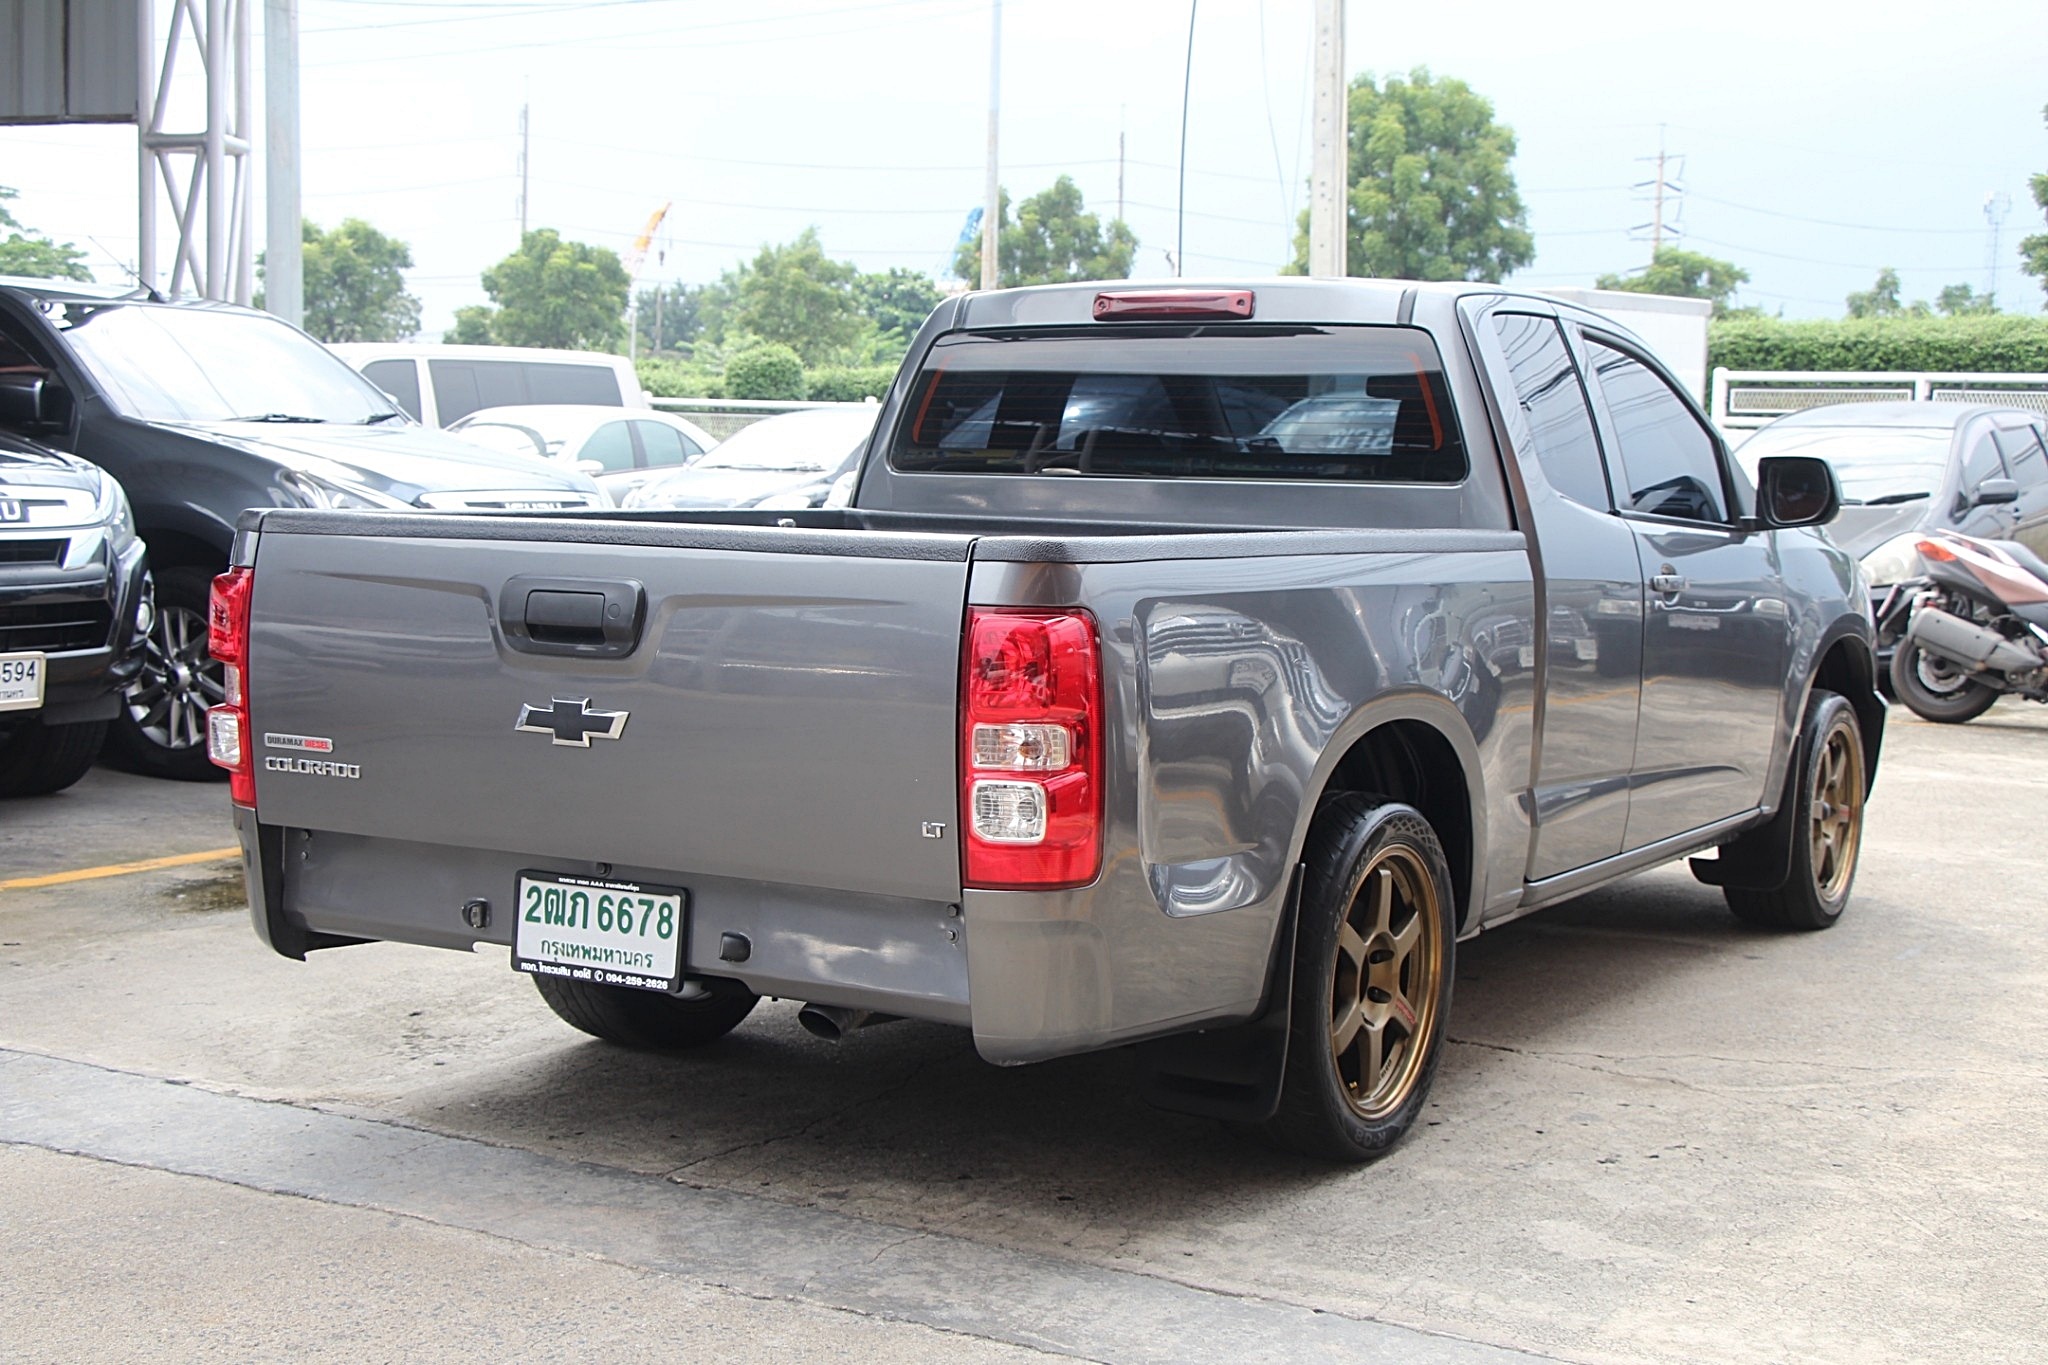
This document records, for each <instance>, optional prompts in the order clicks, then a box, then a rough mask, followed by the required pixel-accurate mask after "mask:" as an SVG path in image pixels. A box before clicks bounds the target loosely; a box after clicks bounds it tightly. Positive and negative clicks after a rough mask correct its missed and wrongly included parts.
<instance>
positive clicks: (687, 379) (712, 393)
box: [633, 359, 725, 398]
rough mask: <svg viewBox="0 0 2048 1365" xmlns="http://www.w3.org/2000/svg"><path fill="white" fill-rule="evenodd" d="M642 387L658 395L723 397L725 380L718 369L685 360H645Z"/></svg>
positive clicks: (639, 367)
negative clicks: (710, 368)
mask: <svg viewBox="0 0 2048 1365" xmlns="http://www.w3.org/2000/svg"><path fill="white" fill-rule="evenodd" d="M633 368H634V369H635V370H637V371H639V374H640V387H641V388H643V389H645V390H647V392H649V393H650V394H653V395H654V396H655V397H656V398H723V397H725V379H724V377H723V376H721V375H720V374H719V373H718V371H716V370H709V369H705V368H704V367H703V366H701V365H692V364H690V363H689V362H688V361H685V360H652V359H650V360H641V361H637V362H635V363H634V366H633Z"/></svg>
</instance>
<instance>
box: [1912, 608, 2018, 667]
mask: <svg viewBox="0 0 2048 1365" xmlns="http://www.w3.org/2000/svg"><path fill="white" fill-rule="evenodd" d="M1906 638H1908V639H1910V640H1911V641H1913V643H1915V644H1917V645H1919V646H1920V648H1922V649H1924V650H1926V651H1927V652H1928V653H1929V654H1939V655H1941V656H1942V657H1943V658H1944V659H1949V660H1952V661H1953V662H1955V663H1959V664H1962V665H1964V666H1965V667H1967V668H1970V669H1973V670H1975V671H1977V672H1980V673H1981V672H1983V671H1984V670H1986V669H1996V670H1998V671H1999V672H2001V673H2026V672H2029V671H2031V670H2033V669H2036V668H2040V667H2041V666H2042V665H2043V664H2048V659H2044V658H2042V656H2041V655H2040V654H2039V653H2037V652H2036V651H2034V650H2031V649H2028V648H2027V647H2026V646H2024V645H2022V644H2020V643H2019V642H2018V641H2016V640H2008V639H2006V638H2005V637H2004V636H2003V635H2000V634H1999V633H1998V632H1997V631H1995V630H1986V629H1985V628H1984V627H1982V626H1980V625H1978V624H1977V623H1976V622H1975V621H1965V620H1964V619H1963V618H1962V617H1960V616H1954V615H1951V614H1950V613H1948V612H1945V611H1943V610H1941V609H1940V608H1939V607H1922V608H1920V610H1918V611H1916V612H1914V613H1913V620H1912V622H1911V623H1910V624H1909V625H1908V626H1907V627H1906Z"/></svg>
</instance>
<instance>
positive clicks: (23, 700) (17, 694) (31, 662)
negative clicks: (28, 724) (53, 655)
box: [0, 654, 50, 711]
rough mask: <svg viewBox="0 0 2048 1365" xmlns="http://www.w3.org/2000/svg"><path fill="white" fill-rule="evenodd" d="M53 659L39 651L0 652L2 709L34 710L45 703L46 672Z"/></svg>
mask: <svg viewBox="0 0 2048 1365" xmlns="http://www.w3.org/2000/svg"><path fill="white" fill-rule="evenodd" d="M49 667H50V661H49V660H48V659H46V658H44V657H43V656H42V655H40V654H0V711H33V710H35V709H36V708H37V707H39V706H41V705H42V704H43V675H44V674H45V673H47V672H48V671H49Z"/></svg>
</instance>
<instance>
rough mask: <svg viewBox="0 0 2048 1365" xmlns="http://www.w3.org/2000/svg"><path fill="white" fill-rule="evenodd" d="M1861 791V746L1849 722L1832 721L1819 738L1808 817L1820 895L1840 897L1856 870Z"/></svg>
mask: <svg viewBox="0 0 2048 1365" xmlns="http://www.w3.org/2000/svg"><path fill="white" fill-rule="evenodd" d="M1864 792H1865V783H1864V781H1863V746H1862V744H1861V743H1859V742H1858V739H1857V736H1856V731H1855V730H1854V729H1853V728H1852V727H1851V726H1849V725H1847V724H1843V723H1839V722H1838V723H1836V724H1835V725H1832V726H1830V727H1828V731H1827V734H1826V736H1825V737H1824V738H1823V739H1822V741H1821V752H1820V765H1819V769H1818V771H1817V772H1815V774H1814V781H1813V806H1812V812H1811V816H1810V819H1809V831H1810V833H1809V836H1808V837H1809V838H1810V839H1811V840H1812V843H1813V856H1812V866H1813V880H1814V886H1815V889H1816V890H1818V891H1819V892H1820V895H1821V898H1822V899H1823V900H1828V901H1834V900H1838V899H1840V898H1841V896H1842V895H1843V894H1844V893H1845V892H1846V891H1847V890H1848V889H1849V883H1850V881H1851V880H1853V879H1854V878H1855V876H1856V851H1857V849H1858V848H1859V847H1860V846H1861V844H1862V842H1863V798H1864Z"/></svg>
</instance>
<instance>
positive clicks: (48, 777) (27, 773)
mask: <svg viewBox="0 0 2048 1365" xmlns="http://www.w3.org/2000/svg"><path fill="white" fill-rule="evenodd" d="M106 733H107V725H106V722H105V721H98V720H95V721H87V722H85V723H83V724H79V725H45V724H43V723H42V722H41V721H30V722H29V723H28V724H26V725H24V726H22V727H21V728H20V729H18V730H15V731H14V732H13V733H11V734H6V735H0V796H45V795H48V794H49V793H51V792H60V791H63V790H64V789H65V788H66V787H68V786H70V785H71V784H72V783H74V782H76V781H77V780H78V779H79V778H81V777H84V776H85V773H86V769H88V768H90V767H92V761H93V758H94V756H95V755H97V754H98V753H99V751H100V741H101V740H102V739H104V738H105V737H106Z"/></svg>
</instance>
